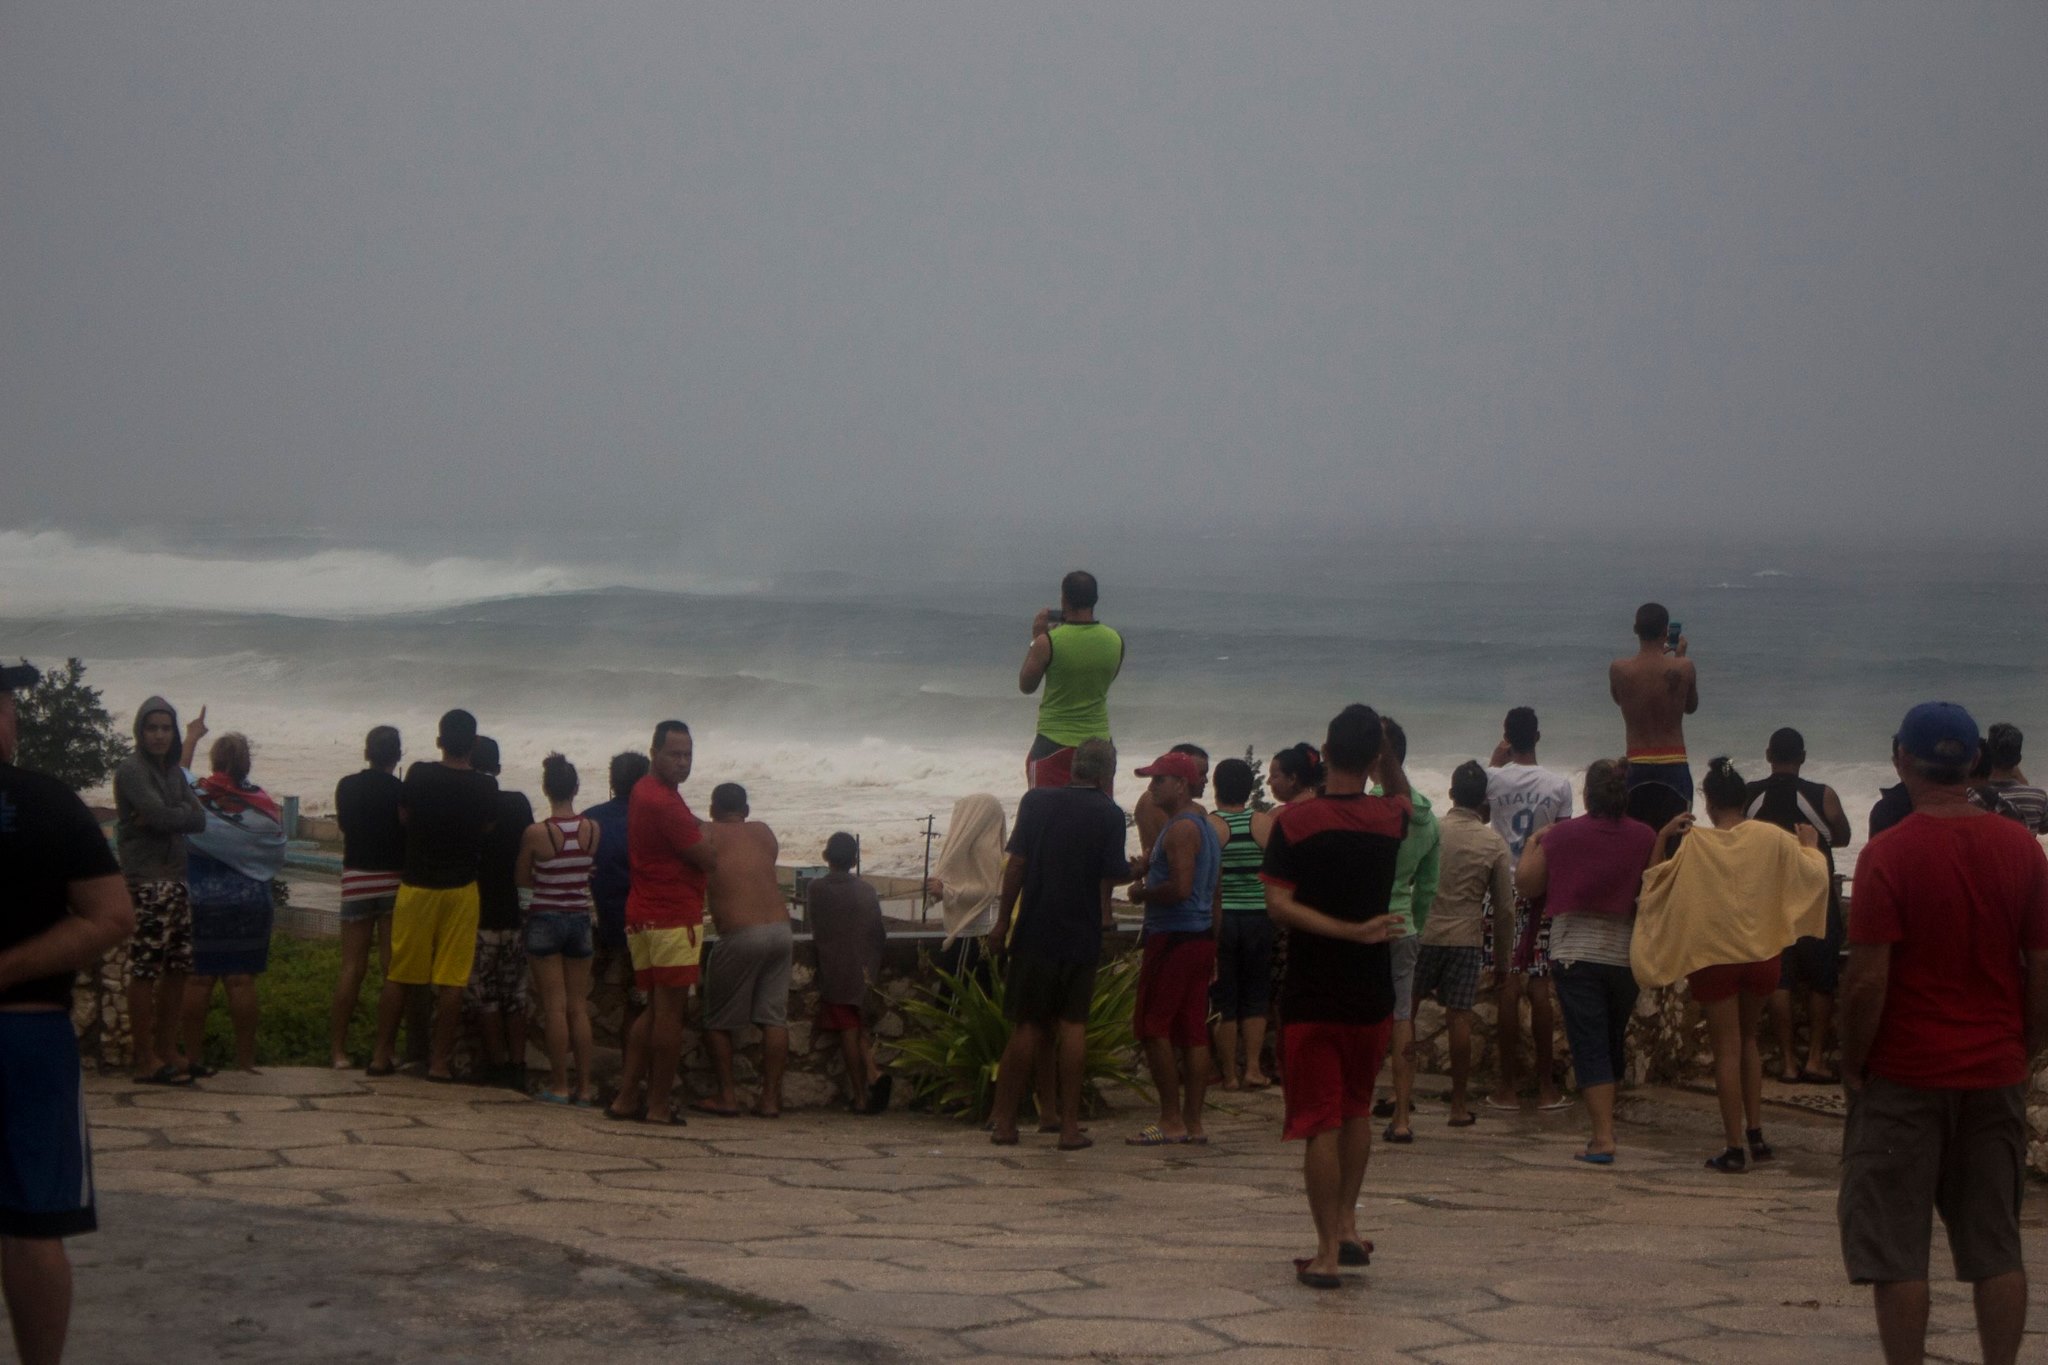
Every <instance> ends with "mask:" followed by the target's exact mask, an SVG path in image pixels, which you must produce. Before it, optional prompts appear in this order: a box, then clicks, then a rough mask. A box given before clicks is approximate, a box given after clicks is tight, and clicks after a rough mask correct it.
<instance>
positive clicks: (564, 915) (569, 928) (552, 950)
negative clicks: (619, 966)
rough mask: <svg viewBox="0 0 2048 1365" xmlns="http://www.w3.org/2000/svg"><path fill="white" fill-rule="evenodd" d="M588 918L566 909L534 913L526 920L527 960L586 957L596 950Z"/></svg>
mask: <svg viewBox="0 0 2048 1365" xmlns="http://www.w3.org/2000/svg"><path fill="white" fill-rule="evenodd" d="M595 928H596V926H595V925H594V924H593V923H592V922H591V919H590V916H588V915H585V914H579V913H574V912H571V911H566V910H536V911H534V912H533V913H532V914H530V915H528V916H527V917H526V953H527V956H529V957H554V956H555V955H556V954H558V953H559V954H560V955H561V956H563V957H573V958H578V959H581V958H587V957H589V956H590V955H591V954H592V953H593V952H595V951H596V946H595V944H594V942H593V939H594V934H593V930H594V929H595Z"/></svg>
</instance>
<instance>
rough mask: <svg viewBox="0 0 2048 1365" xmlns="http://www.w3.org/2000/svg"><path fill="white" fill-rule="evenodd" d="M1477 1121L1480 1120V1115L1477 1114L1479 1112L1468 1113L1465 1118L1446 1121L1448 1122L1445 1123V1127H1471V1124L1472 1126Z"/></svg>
mask: <svg viewBox="0 0 2048 1365" xmlns="http://www.w3.org/2000/svg"><path fill="white" fill-rule="evenodd" d="M1477 1122H1479V1115H1477V1114H1467V1115H1465V1117H1464V1118H1461V1119H1451V1120H1449V1121H1448V1122H1446V1123H1445V1124H1444V1127H1446V1128H1470V1127H1471V1126H1472V1125H1473V1124H1475V1123H1477Z"/></svg>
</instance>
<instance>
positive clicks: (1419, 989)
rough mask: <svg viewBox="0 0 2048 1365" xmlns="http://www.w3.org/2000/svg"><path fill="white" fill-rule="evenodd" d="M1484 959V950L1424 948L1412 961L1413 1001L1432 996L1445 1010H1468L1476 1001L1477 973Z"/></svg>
mask: <svg viewBox="0 0 2048 1365" xmlns="http://www.w3.org/2000/svg"><path fill="white" fill-rule="evenodd" d="M1485 956H1486V950H1485V949H1484V948H1467V947H1459V946H1457V945H1455V944H1450V943H1425V944H1423V945H1422V955H1421V956H1420V957H1418V958H1416V959H1415V986H1414V999H1416V1000H1427V999H1429V998H1430V997H1431V996H1435V997H1436V998H1437V999H1438V1000H1441V1001H1442V1002H1443V1005H1444V1008H1445V1009H1451V1010H1469V1009H1471V1008H1472V1005H1473V1002H1474V1001H1476V1000H1478V998H1479V973H1480V972H1481V971H1482V970H1483V969H1484V959H1485Z"/></svg>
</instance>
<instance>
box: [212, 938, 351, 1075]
mask: <svg viewBox="0 0 2048 1365" xmlns="http://www.w3.org/2000/svg"><path fill="white" fill-rule="evenodd" d="M340 975H341V944H340V943H339V942H337V941H335V940H333V939H305V938H293V937H291V936H290V935H288V934H276V935H273V936H272V937H271V940H270V970H268V971H266V972H265V973H263V975H261V976H259V977H257V978H256V1001H257V1009H258V1010H259V1011H260V1013H259V1014H258V1016H257V1021H256V1064H257V1065H258V1066H326V1065H327V1062H328V1056H327V1009H328V1006H329V1004H331V1003H332V1001H333V999H334V982H335V978H337V977H339V976H340ZM383 984H384V974H383V973H382V972H380V971H379V970H378V969H377V955H376V954H375V953H374V952H373V953H371V954H370V970H369V974H368V975H367V976H366V977H365V978H364V981H363V994H362V1003H361V1004H360V1005H359V1006H358V1007H357V1009H356V1014H355V1018H354V1020H353V1021H352V1022H351V1023H350V1025H349V1031H348V1048H349V1054H350V1055H351V1056H353V1057H355V1058H357V1059H358V1060H363V1059H367V1058H368V1057H369V1055H370V1044H371V1043H372V1041H374V1038H375V1033H376V1001H377V991H378V989H379V988H380V987H381V986H382V985H383ZM234 1056H235V1031H234V1028H233V1026H232V1025H231V1024H230V1023H229V1022H228V1005H227V993H226V992H225V991H222V990H219V989H216V990H215V991H214V993H213V1009H212V1011H211V1012H210V1013H208V1015H207V1016H206V1063H207V1065H208V1066H222V1067H224V1066H230V1065H232V1064H233V1061H234Z"/></svg>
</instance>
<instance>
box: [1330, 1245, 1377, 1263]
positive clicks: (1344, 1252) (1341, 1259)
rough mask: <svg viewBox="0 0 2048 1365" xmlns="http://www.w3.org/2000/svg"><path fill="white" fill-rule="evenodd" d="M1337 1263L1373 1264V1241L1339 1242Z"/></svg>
mask: <svg viewBox="0 0 2048 1365" xmlns="http://www.w3.org/2000/svg"><path fill="white" fill-rule="evenodd" d="M1337 1264H1338V1265H1351V1266H1363V1265H1371V1264H1372V1243H1371V1242H1339V1243H1337Z"/></svg>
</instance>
